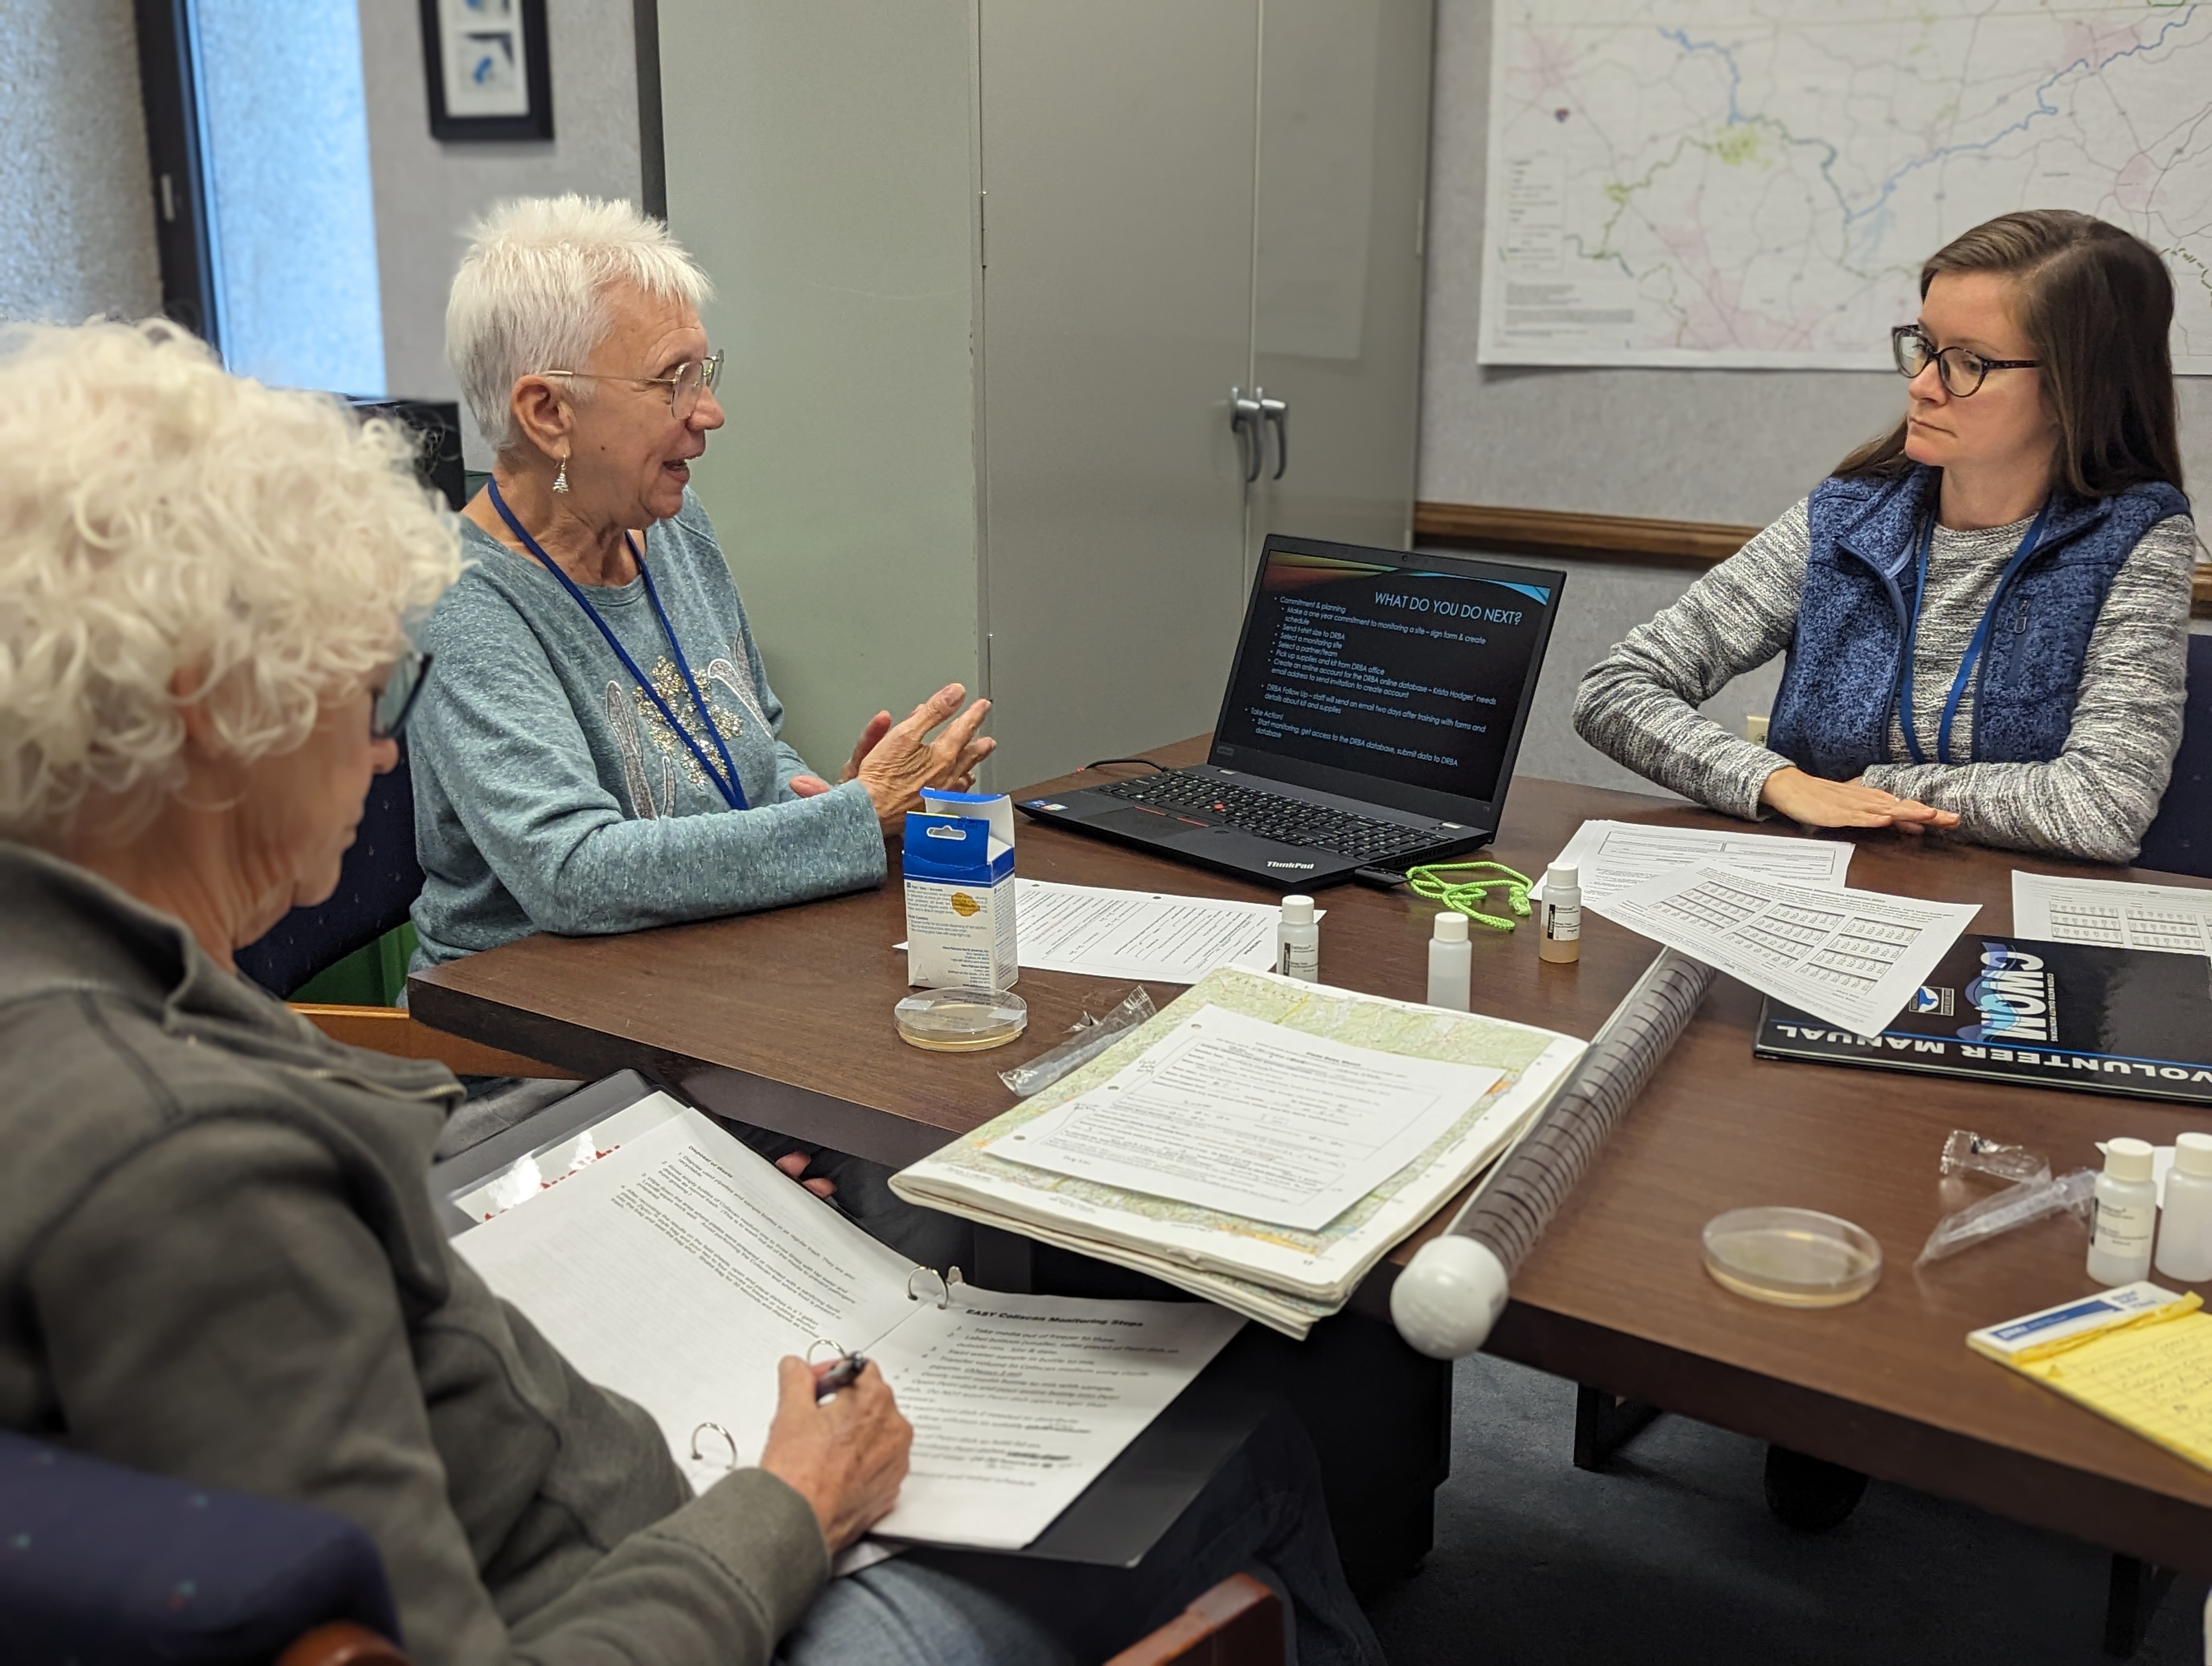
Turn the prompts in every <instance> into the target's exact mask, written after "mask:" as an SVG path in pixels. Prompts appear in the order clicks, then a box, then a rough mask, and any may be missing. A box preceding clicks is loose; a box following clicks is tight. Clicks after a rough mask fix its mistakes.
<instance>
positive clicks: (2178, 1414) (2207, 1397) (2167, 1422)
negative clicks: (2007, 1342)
mask: <svg viewBox="0 0 2212 1666" xmlns="http://www.w3.org/2000/svg"><path fill="white" fill-rule="evenodd" d="M2001 1363H2002V1364H2004V1365H2010V1366H2011V1367H2012V1369H2013V1370H2015V1371H2019V1372H2021V1373H2022V1374H2023V1375H2025V1376H2028V1377H2034V1378H2036V1379H2037V1380H2038V1381H2039V1382H2041V1383H2047V1384H2049V1385H2050V1386H2051V1388H2054V1389H2057V1390H2058V1392H2059V1393H2061V1394H2063V1395H2065V1396H2066V1397H2067V1398H2068V1399H2069V1400H2074V1401H2078V1402H2080V1403H2081V1404H2082V1405H2084V1406H2087V1408H2089V1409H2090V1410H2091V1411H2093V1412H2095V1413H2097V1414H2100V1416H2103V1417H2108V1418H2110V1419H2111V1420H2112V1421H2113V1422H2115V1423H2117V1424H2119V1425H2120V1426H2122V1427H2123V1428H2127V1429H2132V1430H2134V1431H2135V1432H2136V1433H2137V1434H2139V1435H2141V1436H2142V1437H2143V1438H2145V1439H2146V1440H2153V1441H2156V1442H2157V1443H2158V1444H2160V1445H2161V1446H2163V1447H2165V1448H2166V1450H2167V1451H2169V1452H2172V1453H2173V1454H2174V1455H2175V1456H2177V1457H2182V1458H2186V1459H2187V1460H2188V1461H2189V1462H2191V1463H2193V1464H2195V1465H2197V1467H2198V1468H2201V1469H2212V1314H2208V1313H2205V1312H2204V1311H2203V1310H2202V1308H2201V1306H2200V1305H2199V1304H2198V1302H2197V1298H2195V1297H2194V1296H2191V1297H2190V1298H2188V1299H2187V1300H2185V1301H2182V1302H2176V1303H2174V1304H2172V1305H2171V1306H2169V1307H2166V1308H2164V1309H2161V1310H2159V1311H2158V1312H2156V1313H2153V1314H2149V1315H2147V1316H2144V1317H2142V1318H2140V1319H2137V1320H2136V1321H2134V1322H2131V1323H2127V1324H2121V1325H2117V1326H2114V1327H2112V1328H2111V1329H2105V1330H2099V1331H2096V1332H2093V1333H2092V1334H2091V1335H2087V1336H2085V1337H2082V1338H2081V1340H2080V1341H2076V1342H2075V1343H2073V1344H2072V1345H2071V1346H2068V1347H2058V1348H2056V1349H2053V1350H2051V1351H2050V1352H2048V1353H2042V1355H2041V1357H2039V1358H2038V1357H2026V1358H2021V1359H2005V1360H2002V1361H2001Z"/></svg>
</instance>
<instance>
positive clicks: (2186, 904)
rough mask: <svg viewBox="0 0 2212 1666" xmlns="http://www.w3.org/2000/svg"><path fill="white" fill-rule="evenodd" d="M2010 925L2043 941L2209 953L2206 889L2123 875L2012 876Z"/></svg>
mask: <svg viewBox="0 0 2212 1666" xmlns="http://www.w3.org/2000/svg"><path fill="white" fill-rule="evenodd" d="M2012 928H2013V931H2014V933H2015V935H2017V936H2021V937H2037V938H2041V939H2043V940H2044V941H2045V942H2046V943H2087V944H2092V945H2095V946H2097V947H2099V948H2106V949H2148V950H2150V951H2152V952H2154V953H2160V954H2212V891H2191V890H2188V889H2186V888H2185V887H2183V886H2180V885H2136V884H2131V883H2130V882H2129V881H2126V880H2123V879H2059V878H2057V877H2056V876H2054V875H2052V874H2048V873H2021V871H2020V870H2019V869H2018V868H2015V869H2014V870H2013V875H2012Z"/></svg>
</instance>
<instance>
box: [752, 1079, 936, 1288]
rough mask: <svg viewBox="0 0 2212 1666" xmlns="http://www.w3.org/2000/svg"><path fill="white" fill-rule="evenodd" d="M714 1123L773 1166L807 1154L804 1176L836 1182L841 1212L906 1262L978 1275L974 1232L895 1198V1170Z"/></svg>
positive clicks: (754, 1130)
mask: <svg viewBox="0 0 2212 1666" xmlns="http://www.w3.org/2000/svg"><path fill="white" fill-rule="evenodd" d="M715 1120H716V1121H717V1122H720V1123H721V1125H722V1126H723V1127H724V1128H727V1129H728V1130H729V1131H730V1132H731V1133H732V1134H734V1135H736V1136H737V1138H738V1140H741V1141H743V1142H744V1144H745V1145H746V1146H750V1147H751V1148H752V1149H753V1150H754V1151H757V1152H759V1153H760V1154H761V1155H762V1156H763V1157H765V1158H768V1160H769V1162H771V1163H773V1162H775V1160H776V1159H777V1158H780V1157H784V1156H787V1155H788V1154H790V1153H791V1152H795V1151H797V1152H805V1153H806V1155H807V1158H808V1162H807V1164H806V1178H807V1179H809V1180H828V1181H830V1182H833V1183H835V1184H836V1188H837V1196H836V1203H837V1207H839V1208H841V1209H842V1210H843V1211H844V1212H845V1213H846V1214H848V1215H849V1216H850V1217H851V1218H852V1219H854V1221H856V1222H857V1223H859V1225H860V1230H861V1231H864V1232H866V1233H867V1235H868V1236H869V1237H872V1238H874V1239H875V1240H876V1241H877V1242H878V1243H887V1244H889V1245H890V1247H891V1248H892V1249H896V1250H897V1251H898V1252H899V1254H901V1255H902V1256H905V1257H906V1258H907V1259H908V1261H914V1262H921V1264H922V1265H923V1266H924V1267H933V1268H936V1269H937V1270H938V1271H939V1273H942V1272H945V1270H946V1269H947V1268H953V1267H964V1268H967V1269H968V1270H969V1272H970V1273H973V1272H974V1271H975V1228H974V1227H973V1226H972V1225H969V1223H968V1222H966V1221H964V1220H963V1219H961V1218H960V1217H959V1216H957V1215H948V1214H945V1213H943V1212H942V1211H941V1210H937V1209H925V1208H923V1207H921V1205H919V1204H915V1203H908V1201H906V1200H905V1199H904V1198H902V1197H899V1196H897V1195H896V1194H894V1193H893V1192H892V1190H891V1187H890V1179H891V1176H892V1175H893V1174H895V1173H896V1172H897V1171H896V1170H893V1169H888V1168H886V1167H884V1165H883V1164H881V1163H871V1162H870V1161H868V1159H867V1158H865V1157H848V1156H847V1155H846V1154H845V1153H844V1152H836V1151H831V1150H830V1149H829V1147H828V1146H810V1145H808V1144H806V1143H805V1141H804V1140H793V1138H792V1137H791V1136H790V1135H789V1134H775V1133H771V1132H770V1131H769V1129H767V1128H755V1127H754V1126H753V1125H752V1124H751V1123H750V1122H732V1121H731V1120H730V1119H729V1118H727V1117H717V1118H716V1119H715Z"/></svg>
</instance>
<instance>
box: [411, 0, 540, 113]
mask: <svg viewBox="0 0 2212 1666" xmlns="http://www.w3.org/2000/svg"><path fill="white" fill-rule="evenodd" d="M422 64H423V68H424V70H426V71H427V72H428V76H429V81H430V136H431V137H433V138H436V139H443V140H447V141H453V140H471V139H550V138H551V137H553V73H552V69H551V66H550V64H549V63H548V62H547V59H546V54H545V0H422Z"/></svg>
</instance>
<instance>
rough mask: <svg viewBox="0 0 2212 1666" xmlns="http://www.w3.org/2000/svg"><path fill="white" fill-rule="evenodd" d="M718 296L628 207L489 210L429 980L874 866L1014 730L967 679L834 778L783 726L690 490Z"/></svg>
mask: <svg viewBox="0 0 2212 1666" xmlns="http://www.w3.org/2000/svg"><path fill="white" fill-rule="evenodd" d="M707 295H708V282H707V278H706V275H705V274H704V273H702V271H700V270H699V269H698V267H697V266H696V264H693V262H692V260H691V258H690V256H689V255H688V254H686V253H685V252H684V250H683V249H682V247H680V246H678V244H677V243H676V241H675V240H673V239H672V238H671V237H670V236H669V235H668V233H667V229H666V228H665V227H664V226H662V225H661V224H660V223H659V222H658V221H654V220H649V219H647V218H646V217H645V216H643V215H641V214H640V213H639V212H638V211H637V210H635V209H634V208H633V207H631V206H630V205H629V204H627V203H618V202H603V201H600V200H598V199H596V198H585V197H575V196H568V197H558V198H523V199H520V200H518V201H514V202H509V203H506V204H501V206H500V207H499V208H497V209H495V210H494V211H493V212H492V213H491V214H490V215H489V216H488V217H486V218H485V219H484V220H483V222H481V223H480V224H479V225H478V226H477V228H476V230H475V234H474V237H473V240H472V242H471V246H470V247H469V250H468V252H467V254H466V256H465V258H463V260H462V262H461V267H460V271H459V274H458V275H457V276H456V277H455V278H454V280H453V295H452V298H451V300H450V301H449V302H448V304H447V312H446V351H447V357H448V358H449V359H450V360H451V361H452V362H453V371H454V374H455V375H456V376H457V377H458V378H459V380H460V384H461V387H462V390H463V392H464V393H465V396H466V397H467V399H468V402H469V408H470V410H471V411H473V412H474V413H475V416H476V419H477V426H478V427H479V428H480V429H482V430H483V434H484V435H485V436H486V438H487V439H489V441H491V443H492V445H493V446H494V447H495V453H494V456H493V459H492V473H491V479H490V481H489V483H487V484H486V485H485V487H484V488H483V490H482V491H481V492H479V493H478V494H477V496H476V498H475V499H474V501H472V502H471V503H470V504H469V505H468V507H467V508H466V509H465V510H464V511H463V517H462V538H463V544H464V546H465V550H466V551H467V553H468V555H469V556H470V558H471V561H470V565H469V568H468V570H467V571H466V572H465V574H464V575H463V576H462V578H461V581H460V582H459V583H458V584H456V585H455V586H454V587H453V589H452V590H451V591H450V592H448V593H447V595H446V597H445V599H443V600H442V601H441V603H440V604H439V605H438V607H437V610H436V611H435V613H434V614H433V615H432V616H431V618H430V621H429V623H428V626H427V627H426V629H424V631H423V633H422V643H423V646H424V647H425V648H428V650H430V651H431V652H432V653H433V654H435V656H436V659H437V661H438V668H439V674H438V678H437V681H436V683H435V684H433V685H432V687H431V688H430V690H429V691H428V694H427V695H426V696H425V698H424V701H423V709H422V714H421V715H420V717H419V718H418V719H417V721H416V727H415V732H414V736H413V739H412V741H411V743H410V764H411V765H412V768H413V772H414V780H415V806H416V854H417V855H418V857H419V858H420V860H421V861H422V873H423V885H422V896H421V897H420V898H419V899H418V900H417V901H416V904H415V908H414V920H415V930H416V939H417V940H418V943H419V947H418V949H417V951H416V958H415V964H416V968H417V969H418V970H419V969H421V968H423V967H427V966H435V965H437V964H441V963H442V962H445V961H448V960H452V959H453V958H457V957H459V956H461V955H465V954H473V953H476V952H479V951H481V950H484V949H489V948H495V947H497V946H498V945H501V944H502V943H507V942H511V941H513V939H516V938H518V937H522V936H525V935H526V934H528V933H532V932H538V931H544V932H558V933H566V934H571V935H579V936H585V935H596V934H599V933H612V932H626V931H635V930H637V929H640V928H641V927H647V926H662V925H668V924H671V923H674V922H676V921H686V920H700V919H706V918H709V917H712V916H714V915H724V914H733V913H738V912H740V911H743V910H746V909H765V908H775V907H779V906H781V905H783V904H786V903H800V902H805V901H808V900H810V899H812V898H815V897H826V896H831V895H835V894H836V893H838V892H841V891H854V890H858V889H860V888H861V887H863V886H867V885H876V884H878V883H879V882H880V881H881V880H882V879H883V877H884V867H885V860H884V839H885V837H886V836H887V835H889V834H890V833H892V832H894V831H896V830H898V829H900V828H901V827H902V826H903V825H904V822H905V817H906V812H908V811H909V810H914V809H918V808H920V806H921V800H920V792H921V788H922V787H967V786H968V785H969V781H970V779H971V777H972V775H973V772H974V770H975V766H976V764H977V763H980V762H981V760H982V758H983V757H985V756H986V755H987V753H988V752H989V751H990V750H991V748H992V745H993V743H992V742H991V741H990V740H989V739H987V738H984V737H981V736H979V735H978V734H977V733H976V731H977V727H978V726H979V725H980V724H981V722H982V721H983V717H984V715H985V714H986V712H987V710H988V709H989V702H986V701H980V700H979V701H977V702H975V703H974V704H973V705H972V706H970V707H969V708H968V709H967V710H966V711H965V712H964V713H961V714H959V715H958V716H957V717H955V716H954V714H955V713H956V712H959V708H960V702H961V701H962V700H963V698H964V697H965V693H966V691H965V690H963V688H962V687H961V686H960V684H957V683H955V684H949V685H948V686H946V687H945V688H944V689H941V690H939V691H938V692H937V693H936V694H935V695H933V696H931V697H930V698H929V699H927V700H926V701H924V702H922V703H921V705H920V706H918V707H916V708H915V710H914V712H913V714H911V715H910V716H908V718H907V719H906V720H905V721H903V722H901V723H899V724H897V725H896V727H894V726H893V725H892V723H891V721H890V714H889V713H888V712H879V713H878V714H876V716H875V718H874V719H873V720H872V721H871V722H870V723H869V724H868V726H867V727H866V730H865V731H864V732H863V733H862V734H861V736H860V743H859V745H856V746H855V747H854V749H853V754H852V757H851V759H850V761H849V762H848V763H847V764H846V766H845V769H844V779H843V780H842V781H841V782H839V783H838V784H837V785H836V786H831V785H830V784H829V782H827V781H823V779H822V778H821V777H820V776H819V775H815V774H814V773H813V772H812V771H811V769H809V768H808V767H807V764H806V762H805V759H803V758H801V757H799V754H798V753H797V752H795V751H793V750H792V749H791V748H790V747H789V746H787V745H784V744H783V743H782V741H781V739H778V731H779V730H780V728H781V726H782V721H783V708H782V707H781V704H780V703H779V702H777V700H776V697H775V691H774V690H771V689H770V688H769V683H768V678H767V676H766V674H765V673H764V672H763V669H762V666H761V661H760V654H759V651H758V650H757V648H755V646H754V643H753V635H752V629H751V626H750V624H749V623H748V622H747V620H746V617H745V611H744V605H743V604H741V603H740V602H739V601H738V593H737V588H736V587H735V585H734V584H732V581H731V578H730V571H729V568H728V566H727V565H726V563H725V562H724V561H723V558H722V550H721V547H720V544H717V543H716V542H715V539H714V527H713V526H711V525H710V524H709V523H708V519H707V513H706V511H705V510H704V509H703V508H701V507H700V504H699V500H698V499H697V497H696V496H694V495H693V493H692V491H691V489H690V477H691V465H692V464H693V463H694V462H695V461H696V460H697V459H698V458H699V456H700V454H701V453H702V452H704V450H705V449H706V446H707V435H708V434H709V433H710V432H711V431H713V430H714V429H717V428H720V426H721V424H722V408H721V405H720V403H719V402H718V401H717V400H716V398H715V397H714V385H715V382H716V380H717V377H718V375H719V373H720V368H721V362H722V360H721V355H720V354H719V353H717V352H715V351H714V350H712V348H711V347H710V345H709V344H708V339H707V333H706V331H705V330H704V329H703V328H702V327H701V325H700V321H699V306H700V303H701V301H703V300H704V299H705V298H706V296H707ZM948 720H950V721H948ZM939 725H943V728H942V732H941V733H939V734H938V735H937V736H936V738H935V739H931V731H932V730H933V729H935V728H937V727H939ZM736 1132H738V1134H740V1136H741V1137H743V1138H744V1139H745V1140H747V1142H748V1143H749V1144H751V1145H752V1146H755V1148H756V1149H757V1150H759V1151H760V1152H762V1153H763V1155H765V1156H767V1157H769V1158H771V1159H773V1160H775V1162H776V1163H777V1164H779V1166H781V1167H782V1168H783V1169H784V1170H786V1171H787V1172H788V1173H791V1174H793V1175H794V1176H805V1177H807V1180H806V1183H807V1184H808V1185H810V1186H811V1187H813V1188H814V1189H816V1190H817V1191H819V1192H822V1193H823V1194H825V1195H827V1194H829V1193H830V1192H832V1191H835V1192H837V1193H838V1194H840V1202H841V1204H842V1207H845V1208H846V1209H847V1210H848V1212H849V1213H851V1214H852V1215H853V1216H854V1219H857V1220H859V1221H860V1224H861V1225H864V1226H866V1228H867V1229H868V1230H869V1231H872V1232H873V1233H875V1234H876V1235H877V1236H878V1237H881V1238H883V1239H884V1241H886V1242H887V1243H891V1244H893V1245H894V1246H896V1248H897V1249H900V1250H902V1252H904V1253H905V1254H906V1255H908V1256H911V1257H912V1258H913V1259H915V1260H916V1261H921V1262H928V1263H930V1264H932V1265H933V1266H936V1267H938V1268H945V1267H948V1266H950V1265H951V1264H952V1263H953V1262H958V1261H961V1260H963V1259H969V1256H968V1254H967V1246H968V1245H969V1243H972V1241H973V1233H972V1231H971V1229H969V1227H968V1226H967V1225H965V1224H964V1223H963V1222H960V1221H958V1220H957V1219H954V1218H953V1217H951V1216H950V1215H945V1214H939V1213H935V1212H933V1211H927V1210H921V1209H916V1208H914V1207H911V1206H909V1205H908V1204H905V1203H902V1202H901V1201H899V1200H898V1199H897V1198H896V1197H895V1196H893V1195H892V1194H891V1191H890V1184H889V1181H890V1170H887V1169H885V1168H884V1167H883V1165H881V1164H875V1163H870V1162H866V1161H865V1160H863V1159H860V1158H853V1157H848V1156H846V1155H844V1154H842V1153H840V1152H829V1151H824V1150H822V1149H821V1148H818V1147H814V1146H803V1145H800V1144H799V1143H798V1142H796V1141H794V1140H790V1139H788V1138H786V1137H783V1136H781V1135H776V1134H769V1133H767V1132H765V1131H763V1130H758V1129H751V1128H744V1127H743V1126H738V1127H737V1128H736Z"/></svg>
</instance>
